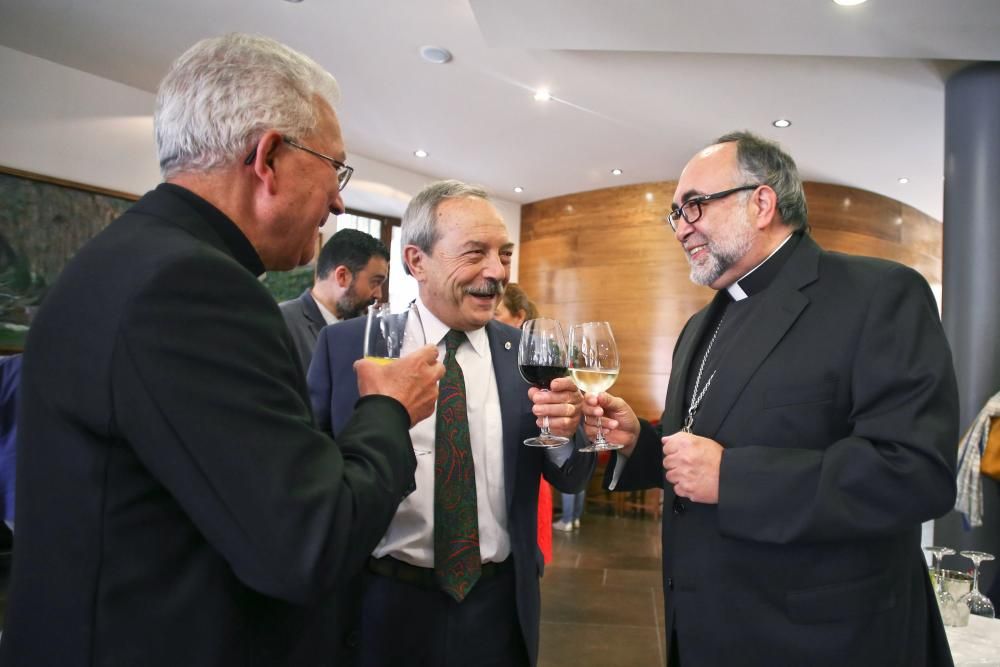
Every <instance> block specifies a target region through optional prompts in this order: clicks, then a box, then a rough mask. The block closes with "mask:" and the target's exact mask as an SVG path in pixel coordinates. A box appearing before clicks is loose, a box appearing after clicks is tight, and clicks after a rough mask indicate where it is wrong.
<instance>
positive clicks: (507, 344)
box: [503, 341, 510, 350]
mask: <svg viewBox="0 0 1000 667" xmlns="http://www.w3.org/2000/svg"><path fill="white" fill-rule="evenodd" d="M503 349H505V350H509V349H510V341H507V342H506V343H504V344H503Z"/></svg>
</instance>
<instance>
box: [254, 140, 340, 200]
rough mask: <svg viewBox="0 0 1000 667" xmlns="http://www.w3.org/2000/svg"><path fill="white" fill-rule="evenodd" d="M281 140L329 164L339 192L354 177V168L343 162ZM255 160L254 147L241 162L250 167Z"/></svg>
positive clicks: (300, 145) (293, 142) (291, 141)
mask: <svg viewBox="0 0 1000 667" xmlns="http://www.w3.org/2000/svg"><path fill="white" fill-rule="evenodd" d="M281 140H282V141H284V142H285V143H286V144H288V145H289V146H291V147H293V148H298V149H299V150H300V151H305V152H306V153H312V154H313V155H315V156H316V157H318V158H320V159H321V160H324V161H326V162H328V163H330V165H331V166H332V167H333V170H334V171H335V172H337V184H338V185H339V187H340V190H341V191H343V190H344V188H346V187H347V183H348V181H350V180H351V176H353V175H354V167H351V166H349V165H346V164H344V163H343V162H341V161H340V160H338V159H336V158H332V157H330V156H329V155H324V154H323V153H320V152H319V151H314V150H313V149H311V148H309V147H308V146H303V145H302V144H300V143H298V142H296V141H294V140H293V139H290V138H289V137H281ZM255 159H257V147H256V146H254V149H253V150H252V151H250V155H247V159H246V160H243V164H246V165H251V164H253V161H254V160H255Z"/></svg>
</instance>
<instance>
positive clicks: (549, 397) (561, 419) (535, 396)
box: [528, 377, 583, 438]
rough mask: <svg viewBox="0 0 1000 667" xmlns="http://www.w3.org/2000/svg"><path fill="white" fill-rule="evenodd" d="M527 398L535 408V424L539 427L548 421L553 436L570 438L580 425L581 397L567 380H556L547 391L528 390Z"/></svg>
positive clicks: (573, 385) (574, 386) (533, 411)
mask: <svg viewBox="0 0 1000 667" xmlns="http://www.w3.org/2000/svg"><path fill="white" fill-rule="evenodd" d="M528 398H530V399H531V401H532V403H534V404H535V407H533V408H532V410H531V411H532V413H533V414H534V415H535V416H536V417H537V418H538V419H536V420H535V423H536V424H538V426H539V427H541V426H542V424H543V423H544V422H545V419H546V418H548V420H549V430H550V431H552V434H553V435H561V436H564V437H566V438H572V437H573V435H574V434H575V433H576V428H577V426H579V425H580V404H581V403H582V402H583V396H582V395H581V394H580V391H579V390H578V389H577V388H576V385H575V384H573V381H572V380H571V379H569V378H565V377H564V378H556V379H555V380H553V381H552V384H550V385H549V391H542V390H540V389H537V388H535V387H531V388H530V389H528Z"/></svg>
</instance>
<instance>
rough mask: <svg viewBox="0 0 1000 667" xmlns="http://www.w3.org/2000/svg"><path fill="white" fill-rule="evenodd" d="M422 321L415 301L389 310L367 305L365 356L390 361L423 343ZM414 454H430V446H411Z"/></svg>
mask: <svg viewBox="0 0 1000 667" xmlns="http://www.w3.org/2000/svg"><path fill="white" fill-rule="evenodd" d="M425 340H426V337H425V336H424V326H423V322H421V320H420V311H419V310H418V309H417V304H416V302H414V303H412V304H410V305H409V306H408V307H407V308H406V309H405V310H403V311H400V312H395V313H394V312H392V308H391V307H390V306H389V304H388V303H373V304H372V305H370V306H368V319H367V321H366V322H365V349H364V356H365V359H368V360H370V361H374V362H375V363H377V364H391V363H392V362H394V361H396V360H397V359H399V358H400V357H401V356H402V354H403V350H404V349H405V350H406V351H407V352H410V351H413V350H415V349H416V348H418V347H421V346H423V345H424V341H425ZM413 452H414V454H416V455H417V456H423V455H425V454H430V453H431V450H430V449H424V448H418V447H414V448H413Z"/></svg>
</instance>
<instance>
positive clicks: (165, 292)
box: [0, 185, 416, 667]
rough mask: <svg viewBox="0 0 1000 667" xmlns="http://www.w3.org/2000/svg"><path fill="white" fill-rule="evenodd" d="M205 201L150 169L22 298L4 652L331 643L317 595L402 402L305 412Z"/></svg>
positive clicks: (386, 453)
mask: <svg viewBox="0 0 1000 667" xmlns="http://www.w3.org/2000/svg"><path fill="white" fill-rule="evenodd" d="M213 211H214V213H213ZM218 216H221V214H220V213H218V211H215V210H214V209H213V208H212V207H211V206H210V205H209V204H208V203H207V202H205V201H204V200H201V199H199V198H196V197H194V195H192V194H191V193H188V192H187V191H184V190H182V189H180V188H177V187H176V186H169V185H161V186H160V187H159V188H157V189H156V190H155V191H153V192H151V193H149V194H147V195H146V196H145V197H143V198H142V199H141V200H140V201H139V202H138V203H136V205H135V206H133V207H132V208H131V209H130V210H129V211H128V212H127V213H125V215H123V216H122V217H121V218H119V219H118V220H116V221H115V222H113V223H112V224H111V225H110V226H109V227H108V228H107V229H106V230H104V231H103V232H101V233H100V234H99V235H98V236H97V237H96V238H95V239H94V240H92V241H91V242H90V243H89V244H87V245H86V246H85V247H84V248H83V249H81V250H80V252H79V253H78V254H77V256H76V257H75V258H74V259H73V261H71V262H70V264H69V265H68V266H67V267H66V269H65V270H64V271H63V273H62V276H61V278H60V280H59V281H58V282H57V284H56V285H55V287H54V288H53V289H52V290H51V291H50V292H49V294H48V296H47V298H46V301H45V305H44V306H43V307H42V309H41V311H40V312H39V313H38V316H37V318H36V320H35V322H34V324H33V326H32V328H31V332H30V334H29V338H28V342H27V346H26V348H27V351H26V353H25V356H24V369H23V376H22V384H21V390H22V394H21V398H22V404H21V405H22V409H21V413H20V417H21V419H20V422H19V432H20V441H19V443H20V455H19V460H18V465H19V468H18V487H17V496H18V505H17V531H18V534H17V546H16V549H15V551H16V553H15V554H14V564H13V574H12V583H11V589H10V599H9V606H8V608H7V617H6V624H5V627H4V633H3V642H2V646H0V662H2V664H3V665H6V666H14V665H23V666H26V667H27V666H31V667H35V666H41V665H59V666H60V667H72V666H74V665H81V666H83V665H86V666H94V665H144V666H146V667H148V666H151V665H153V666H155V665H164V666H165V667H177V666H178V665H185V666H186V667H190V666H192V665H212V666H213V667H217V666H219V665H233V666H237V665H238V666H240V667H244V666H246V665H264V666H268V667H270V666H273V665H294V666H296V667H298V666H300V665H310V666H311V665H323V664H330V663H331V662H332V656H333V655H334V654H335V652H336V649H337V647H336V646H335V641H336V637H337V633H336V628H335V627H331V625H330V624H331V617H330V615H329V613H330V612H331V611H336V609H335V608H331V606H330V605H331V604H332V603H331V602H330V600H335V599H336V596H337V594H338V588H339V586H340V585H341V584H342V581H343V580H344V579H345V578H347V577H350V576H351V575H352V574H354V573H355V572H358V571H360V569H361V568H362V567H363V565H364V563H365V561H366V559H367V556H368V554H369V553H370V552H371V549H372V548H373V547H374V546H375V545H376V544H377V543H378V541H379V539H380V538H381V536H382V534H383V533H384V532H385V528H386V526H387V525H388V523H389V521H390V519H391V517H392V515H393V513H394V512H395V508H396V507H397V506H398V504H399V502H400V500H401V499H402V498H403V497H405V495H406V494H407V493H408V492H409V491H410V490H412V485H413V471H414V469H415V467H416V461H415V458H414V456H413V452H412V449H411V447H410V443H409V437H408V433H409V417H408V415H407V414H406V411H405V410H404V409H403V407H402V406H401V405H400V404H399V403H398V402H397V401H395V400H392V399H389V398H387V397H370V398H366V399H365V400H363V401H361V403H360V404H359V405H358V410H357V411H356V412H355V413H354V417H353V419H351V420H350V423H349V424H347V425H346V426H345V427H344V429H342V430H341V432H340V433H339V434H338V438H337V442H336V444H335V443H334V442H333V441H332V440H331V439H330V438H329V437H328V436H327V435H325V434H323V433H321V432H320V431H318V430H316V429H315V427H314V425H313V420H312V414H311V410H310V408H309V398H308V395H307V390H306V385H305V378H304V376H303V375H302V372H301V370H300V369H299V366H298V363H297V359H296V357H295V351H294V348H293V346H292V340H291V338H290V336H289V334H288V329H287V327H286V326H285V323H284V321H283V320H282V318H281V315H280V313H279V312H278V307H277V305H276V304H275V303H274V300H273V298H272V297H271V296H270V294H269V293H268V292H267V290H266V289H265V288H264V287H263V286H262V285H261V284H260V282H259V281H258V280H257V277H256V275H255V270H253V269H257V270H260V269H262V267H261V266H260V262H259V259H256V254H255V253H254V252H253V249H252V247H251V246H250V245H249V242H248V241H247V240H246V238H245V237H243V236H242V234H240V233H239V231H238V229H237V228H236V227H235V226H234V225H232V223H230V222H229V221H228V220H225V219H223V220H222V223H221V225H220V224H219V221H218V219H217V217H218ZM210 220H215V224H214V225H213V224H212V223H211V222H210ZM220 229H222V230H223V232H228V233H221V232H220ZM237 257H239V258H241V259H243V260H244V263H241V262H239V261H237ZM254 265H256V266H254ZM358 507H363V508H364V513H363V514H358V513H357V512H356V508H358ZM334 607H335V605H334Z"/></svg>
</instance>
